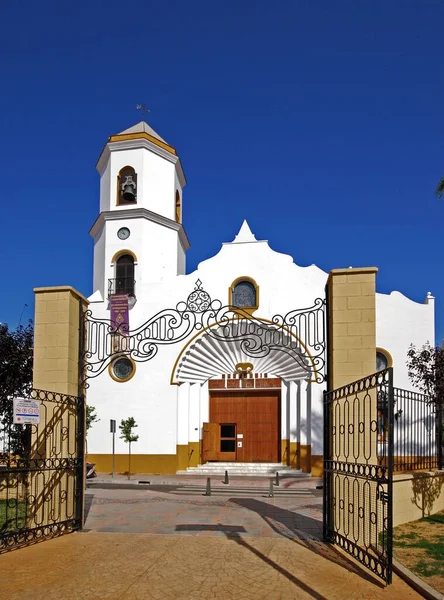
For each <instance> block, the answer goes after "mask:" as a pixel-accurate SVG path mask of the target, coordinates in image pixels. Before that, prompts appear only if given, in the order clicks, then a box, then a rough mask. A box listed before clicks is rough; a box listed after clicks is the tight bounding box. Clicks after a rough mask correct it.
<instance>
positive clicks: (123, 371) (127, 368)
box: [112, 357, 134, 381]
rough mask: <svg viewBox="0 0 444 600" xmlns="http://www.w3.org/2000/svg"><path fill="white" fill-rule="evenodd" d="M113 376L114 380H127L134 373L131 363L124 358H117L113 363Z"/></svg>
mask: <svg viewBox="0 0 444 600" xmlns="http://www.w3.org/2000/svg"><path fill="white" fill-rule="evenodd" d="M112 368H113V375H114V377H115V378H116V379H119V380H120V381H123V380H124V379H129V378H130V377H131V376H132V374H133V372H134V364H133V362H132V361H131V360H130V359H129V358H126V357H122V358H118V359H117V360H115V361H114V362H113V366H112Z"/></svg>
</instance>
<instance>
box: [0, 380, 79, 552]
mask: <svg viewBox="0 0 444 600" xmlns="http://www.w3.org/2000/svg"><path fill="white" fill-rule="evenodd" d="M30 398H33V399H37V400H39V401H40V424H39V425H12V424H11V423H10V421H11V418H9V419H8V424H4V425H3V427H2V426H1V425H0V553H2V552H5V551H8V550H12V549H14V548H18V547H22V546H26V545H29V544H32V543H34V542H36V541H39V540H42V539H47V538H50V537H54V536H57V535H61V534H63V533H66V532H68V531H74V530H76V529H80V528H81V526H82V511H83V493H84V489H83V488H84V483H83V482H84V478H83V470H84V442H85V413H84V398H83V397H75V396H67V395H64V394H58V393H54V392H47V391H42V390H33V391H32V393H31V395H30ZM9 417H11V415H9Z"/></svg>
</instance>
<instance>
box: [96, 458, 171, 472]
mask: <svg viewBox="0 0 444 600" xmlns="http://www.w3.org/2000/svg"><path fill="white" fill-rule="evenodd" d="M88 461H89V462H92V463H94V464H95V465H96V471H98V472H99V473H111V471H112V454H88ZM176 471H177V456H176V455H175V454H132V455H131V473H152V474H153V475H155V474H165V475H166V474H171V475H174V474H175V473H176ZM115 472H116V473H127V472H128V454H116V455H115Z"/></svg>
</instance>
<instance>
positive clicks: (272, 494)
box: [268, 479, 274, 498]
mask: <svg viewBox="0 0 444 600" xmlns="http://www.w3.org/2000/svg"><path fill="white" fill-rule="evenodd" d="M268 497H269V498H274V490H273V479H270V488H269V490H268Z"/></svg>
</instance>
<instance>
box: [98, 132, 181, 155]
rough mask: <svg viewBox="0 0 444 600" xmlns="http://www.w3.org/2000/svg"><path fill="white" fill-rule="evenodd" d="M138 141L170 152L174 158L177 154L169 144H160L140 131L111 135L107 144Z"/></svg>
mask: <svg viewBox="0 0 444 600" xmlns="http://www.w3.org/2000/svg"><path fill="white" fill-rule="evenodd" d="M140 139H142V140H148V141H149V142H151V143H152V144H155V145H156V146H159V148H163V149H164V150H168V152H171V154H174V155H175V156H177V152H176V150H175V148H173V146H170V145H169V144H166V143H165V142H161V141H160V140H158V139H157V138H155V137H153V136H152V135H149V134H148V133H145V132H144V131H141V132H140V133H126V134H125V135H112V136H111V137H110V138H109V139H108V143H109V144H112V143H113V142H125V141H127V140H140Z"/></svg>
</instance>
